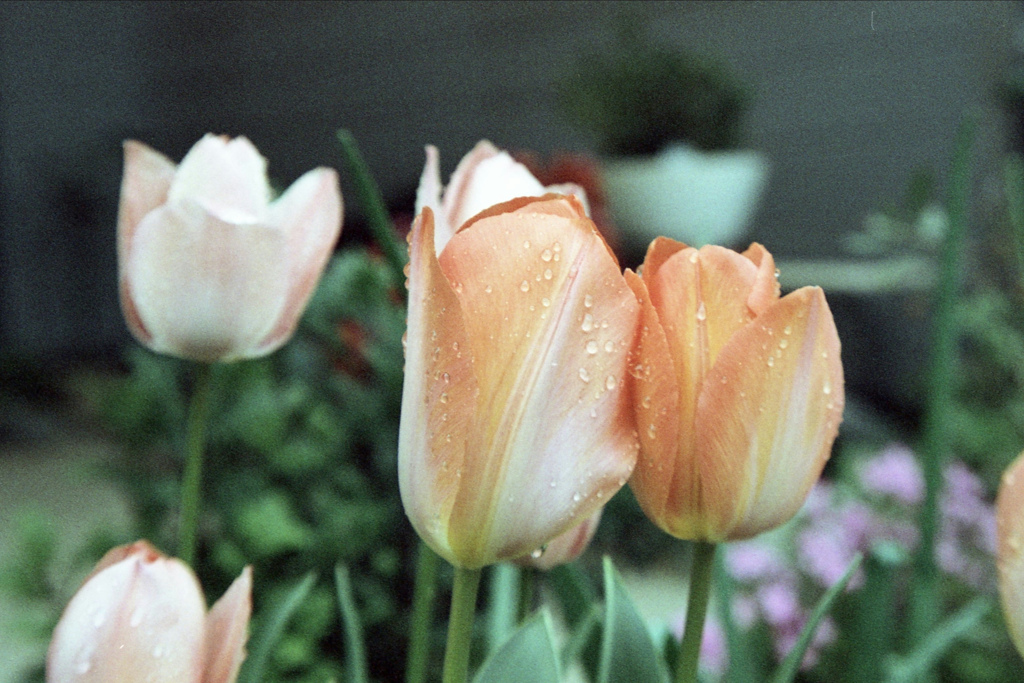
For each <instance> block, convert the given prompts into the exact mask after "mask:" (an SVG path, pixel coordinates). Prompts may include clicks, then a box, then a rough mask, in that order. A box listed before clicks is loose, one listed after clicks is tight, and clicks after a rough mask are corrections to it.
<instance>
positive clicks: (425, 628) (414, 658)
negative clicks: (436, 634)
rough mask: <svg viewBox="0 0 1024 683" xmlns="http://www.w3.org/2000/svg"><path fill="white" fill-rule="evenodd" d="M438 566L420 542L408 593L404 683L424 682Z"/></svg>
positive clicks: (438, 562) (428, 654)
mask: <svg viewBox="0 0 1024 683" xmlns="http://www.w3.org/2000/svg"><path fill="white" fill-rule="evenodd" d="M440 563H441V558H439V557H438V556H437V555H436V554H435V553H434V551H433V550H431V549H430V548H428V547H427V544H426V543H424V542H423V541H420V547H419V554H418V556H417V558H416V584H415V586H414V587H413V592H412V631H411V633H410V634H409V656H408V659H407V660H406V667H405V683H425V681H426V680H427V662H428V661H429V658H430V626H431V624H432V623H433V620H434V619H433V617H434V598H435V597H436V596H437V570H438V566H439V565H440Z"/></svg>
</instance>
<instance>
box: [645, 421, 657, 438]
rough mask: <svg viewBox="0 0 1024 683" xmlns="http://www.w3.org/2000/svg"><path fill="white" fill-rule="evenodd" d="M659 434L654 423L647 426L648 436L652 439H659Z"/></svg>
mask: <svg viewBox="0 0 1024 683" xmlns="http://www.w3.org/2000/svg"><path fill="white" fill-rule="evenodd" d="M657 434H658V428H657V427H655V426H654V423H653V422H652V423H651V424H649V425H647V436H649V437H651V438H652V439H655V438H657Z"/></svg>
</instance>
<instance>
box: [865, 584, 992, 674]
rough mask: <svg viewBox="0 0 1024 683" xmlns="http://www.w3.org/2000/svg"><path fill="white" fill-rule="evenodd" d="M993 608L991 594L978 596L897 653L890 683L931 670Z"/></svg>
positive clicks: (889, 670) (888, 666)
mask: <svg viewBox="0 0 1024 683" xmlns="http://www.w3.org/2000/svg"><path fill="white" fill-rule="evenodd" d="M991 608H992V605H991V604H990V602H989V600H988V599H987V598H975V599H974V600H972V601H971V602H969V603H967V605H966V606H964V607H963V608H962V609H960V610H959V611H958V612H957V613H956V614H954V615H953V616H951V617H949V618H948V619H946V620H945V621H943V622H942V623H940V624H939V625H938V626H936V627H935V629H934V630H933V631H932V632H931V633H929V634H928V636H927V637H925V639H924V640H922V641H921V643H920V644H919V645H918V646H917V647H916V648H914V649H913V650H912V651H910V652H908V653H907V654H906V655H902V656H893V657H891V658H890V659H889V661H888V663H887V668H888V675H887V676H886V678H885V682H886V683H913V681H917V680H921V677H922V676H923V675H925V674H926V673H928V672H929V671H931V670H932V669H933V668H934V667H935V665H936V664H937V663H938V661H939V660H940V659H941V658H942V656H943V655H944V654H946V651H947V650H949V648H950V646H952V645H953V643H955V642H956V641H957V640H959V639H960V638H961V637H963V636H964V635H965V634H967V633H968V632H969V631H971V630H972V629H974V628H976V627H977V625H978V622H980V621H981V619H982V617H984V616H985V615H986V614H987V613H988V612H989V610H990V609H991Z"/></svg>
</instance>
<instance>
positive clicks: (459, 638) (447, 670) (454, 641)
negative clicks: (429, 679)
mask: <svg viewBox="0 0 1024 683" xmlns="http://www.w3.org/2000/svg"><path fill="white" fill-rule="evenodd" d="M480 574H481V570H479V569H465V568H463V567H456V568H455V586H454V587H453V589H452V608H451V613H450V614H449V616H448V644H447V646H446V648H445V652H444V676H443V678H442V680H443V681H444V683H465V681H466V680H467V678H468V676H469V648H470V644H471V642H472V639H473V616H474V614H475V612H476V593H477V589H478V588H479V587H480Z"/></svg>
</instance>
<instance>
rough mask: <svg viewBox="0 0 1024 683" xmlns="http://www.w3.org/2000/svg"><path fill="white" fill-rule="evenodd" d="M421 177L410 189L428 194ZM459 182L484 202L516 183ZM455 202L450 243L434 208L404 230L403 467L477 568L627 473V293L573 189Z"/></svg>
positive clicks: (409, 487) (467, 562) (590, 505)
mask: <svg viewBox="0 0 1024 683" xmlns="http://www.w3.org/2000/svg"><path fill="white" fill-rule="evenodd" d="M478 149H479V148H478ZM466 163H467V162H466V161H465V160H464V162H463V165H464V164H466ZM463 165H460V168H461V167H462V166H463ZM429 166H430V165H429V164H428V168H429ZM476 172H477V173H479V172H480V171H479V167H478V168H477V171H476ZM524 172H525V171H524ZM467 173H468V174H470V175H472V174H473V172H472V171H467ZM427 176H429V174H425V180H424V186H421V196H423V195H425V194H434V195H436V193H435V192H433V190H430V191H428V190H426V189H424V188H425V186H426V185H429V184H430V183H431V182H435V181H430V180H429V178H428V177H427ZM533 182H534V183H536V181H533ZM463 184H464V185H465V186H467V187H474V188H478V190H479V192H480V195H481V196H488V197H490V199H488V201H499V200H501V199H509V198H510V197H512V196H515V194H517V193H519V192H521V191H522V189H521V188H522V186H521V185H520V184H515V183H512V184H508V185H503V184H498V185H495V186H488V185H487V184H486V183H484V180H483V178H482V177H477V176H475V175H473V177H472V178H469V179H467V178H463ZM527 184H528V183H527ZM435 185H436V182H435ZM452 185H453V186H454V185H456V180H455V179H453V182H452ZM534 190H535V191H540V192H543V188H540V186H539V184H537V187H536V188H534ZM449 192H451V189H449ZM476 192H477V190H474V191H473V192H470V193H469V195H472V196H476ZM503 193H509V194H504V195H503ZM448 208H451V207H448ZM471 210H473V209H467V210H466V213H468V212H469V211H471ZM442 211H443V210H442ZM439 213H440V212H439ZM452 215H454V216H456V217H455V218H454V219H450V220H453V221H454V222H452V223H450V225H455V226H456V227H457V230H456V231H455V232H454V234H453V235H452V236H451V237H450V239H448V240H447V241H444V240H435V222H434V221H435V212H434V211H433V210H432V209H431V208H430V206H426V207H425V208H424V209H423V211H422V212H421V213H420V215H419V216H418V217H417V219H416V221H415V223H414V224H413V228H412V232H411V233H410V249H409V254H410V264H409V272H408V275H409V315H408V321H409V322H408V330H407V335H406V339H407V347H406V365H405V384H404V386H403V391H402V421H401V428H400V432H399V454H398V470H399V473H398V474H399V485H400V488H401V493H402V502H403V504H404V506H405V511H406V514H407V515H408V516H409V519H410V520H411V522H412V524H413V526H414V527H415V528H416V530H417V532H419V534H420V536H421V537H422V538H423V539H424V541H425V542H426V543H427V544H428V545H429V546H430V547H431V548H433V549H434V551H435V552H437V553H438V554H439V555H441V556H442V557H444V558H445V559H447V560H448V561H449V562H451V563H453V564H455V565H457V566H461V567H465V568H478V567H482V566H485V565H488V564H493V563H495V562H499V561H502V560H514V559H516V558H519V557H521V556H523V555H526V554H528V553H530V552H532V551H534V550H535V549H537V548H540V547H542V546H544V545H545V544H547V543H550V542H551V541H552V540H553V539H554V538H555V537H557V536H559V535H560V534H562V533H565V532H566V531H567V530H569V529H571V528H573V527H575V526H577V525H578V524H580V523H581V522H583V521H584V520H586V519H587V518H589V517H590V516H591V515H593V514H594V513H595V512H596V511H597V510H598V509H599V508H600V507H601V506H602V505H604V503H606V502H607V501H608V499H609V498H610V497H611V496H612V495H613V494H614V493H615V492H616V491H618V490H619V488H620V487H621V486H622V485H623V484H624V483H625V481H626V479H627V478H628V477H629V474H630V472H631V471H632V469H633V465H634V463H635V460H636V451H637V443H636V435H635V432H634V429H633V416H632V412H631V407H630V403H629V395H628V392H627V391H626V390H625V379H626V373H627V368H628V356H629V352H630V349H631V348H632V346H633V342H634V339H635V337H636V322H637V303H636V299H635V297H634V296H633V293H632V292H631V291H630V290H629V287H628V286H627V285H626V283H625V280H624V279H623V277H622V273H621V271H620V269H619V265H618V263H617V262H616V260H615V257H614V256H613V255H612V253H611V251H610V250H609V249H608V246H607V245H606V244H605V242H604V240H603V239H602V238H601V235H600V234H599V233H598V232H597V230H596V228H595V227H594V224H593V223H592V222H591V221H590V220H589V219H588V218H587V217H586V214H585V211H584V208H583V206H582V204H581V203H580V202H579V201H578V200H577V199H576V198H575V197H573V196H555V195H546V196H544V197H521V198H519V199H515V200H513V201H507V202H505V203H503V204H497V205H494V206H490V207H489V208H487V209H486V210H484V211H482V212H480V213H476V215H475V216H474V217H472V218H470V219H469V220H466V221H464V222H462V223H458V221H460V220H463V219H462V218H461V215H462V214H461V213H460V211H454V213H453V214H452ZM439 244H440V245H443V246H441V247H440V248H438V245H439Z"/></svg>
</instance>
